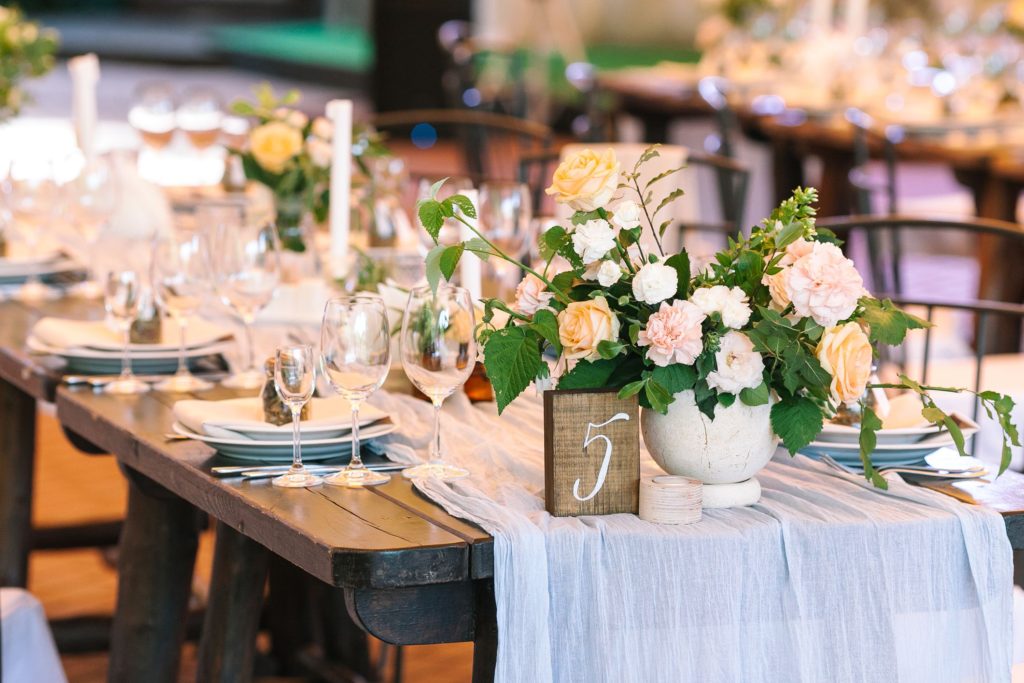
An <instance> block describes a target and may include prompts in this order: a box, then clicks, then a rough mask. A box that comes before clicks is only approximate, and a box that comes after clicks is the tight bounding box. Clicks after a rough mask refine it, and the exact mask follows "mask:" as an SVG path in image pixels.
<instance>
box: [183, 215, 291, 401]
mask: <svg viewBox="0 0 1024 683" xmlns="http://www.w3.org/2000/svg"><path fill="white" fill-rule="evenodd" d="M198 220H199V226H200V227H205V228H206V229H207V230H208V231H209V232H208V234H209V236H210V262H211V266H212V271H213V277H214V283H215V285H216V289H217V293H218V295H219V296H220V298H221V301H223V302H224V304H225V305H227V306H229V307H230V308H231V309H232V310H234V312H235V313H236V314H237V315H238V317H239V318H241V320H242V324H243V325H244V327H245V339H246V364H245V370H243V371H242V372H239V373H236V374H235V375H232V376H231V377H229V378H228V379H226V380H225V381H224V382H223V384H224V386H226V387H233V388H237V389H259V388H260V387H262V386H263V373H262V372H261V371H260V370H258V369H257V368H256V361H255V351H254V344H253V336H252V325H253V323H254V322H255V320H256V315H257V314H258V313H259V312H260V311H261V310H263V308H264V307H265V306H266V305H267V304H268V303H270V300H271V299H272V298H273V296H274V289H276V288H277V284H278V282H279V281H280V278H281V246H280V243H279V242H278V239H277V231H276V230H275V229H274V226H273V224H269V223H264V224H262V225H251V224H247V223H246V221H245V219H244V211H243V209H242V208H240V207H216V210H210V211H205V212H204V213H203V215H202V216H201V217H200V218H199V219H198Z"/></svg>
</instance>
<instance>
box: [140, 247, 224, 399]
mask: <svg viewBox="0 0 1024 683" xmlns="http://www.w3.org/2000/svg"><path fill="white" fill-rule="evenodd" d="M208 266H209V264H208V261H207V253H206V245H205V241H204V240H203V237H202V235H201V234H200V233H199V232H197V231H195V230H175V231H173V232H171V233H170V234H168V235H166V236H163V237H159V238H157V241H156V244H155V245H154V248H153V260H152V273H151V275H152V282H153V289H154V291H155V292H156V300H157V303H159V304H160V306H162V307H163V308H164V310H166V311H167V312H168V313H170V315H171V317H172V318H174V321H175V322H176V323H178V332H179V336H178V371H177V372H176V373H174V376H172V377H168V378H167V379H165V380H164V381H162V382H160V383H159V384H157V385H156V388H157V389H159V390H161V391H175V392H187V391H205V390H207V389H212V388H213V383H212V382H208V381H206V380H204V379H200V378H199V377H196V376H195V375H193V374H192V373H191V372H190V371H189V369H188V361H187V360H186V358H185V347H186V344H187V341H188V339H187V337H188V323H189V318H190V317H192V316H194V315H195V314H196V312H198V310H199V307H200V306H201V305H202V303H203V295H204V294H205V293H206V292H207V290H208V289H209V276H208V273H209V269H208Z"/></svg>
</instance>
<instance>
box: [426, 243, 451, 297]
mask: <svg viewBox="0 0 1024 683" xmlns="http://www.w3.org/2000/svg"><path fill="white" fill-rule="evenodd" d="M446 248H447V247H445V246H444V245H443V244H439V245H437V246H436V247H434V248H433V249H431V250H430V251H428V252H427V258H426V270H427V284H429V285H430V289H431V291H433V292H435V293H436V292H437V285H438V284H439V283H440V282H441V254H443V253H444V250H445V249H446Z"/></svg>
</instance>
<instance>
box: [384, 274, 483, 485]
mask: <svg viewBox="0 0 1024 683" xmlns="http://www.w3.org/2000/svg"><path fill="white" fill-rule="evenodd" d="M475 327H476V324H475V322H474V315H473V298H472V296H471V295H470V293H469V290H467V289H463V288H462V287H454V286H452V285H441V286H439V287H438V288H437V292H436V293H435V292H433V291H431V289H430V287H428V286H426V287H417V288H416V289H414V290H412V291H411V292H409V303H408V304H407V305H406V307H405V319H404V320H403V321H402V337H401V346H402V366H403V368H404V369H405V374H406V375H408V376H409V379H410V380H412V383H413V384H414V385H416V388H417V389H419V390H420V391H422V392H423V393H424V394H426V395H427V397H428V398H429V399H430V401H431V402H432V403H433V404H434V438H433V440H432V441H431V443H430V462H428V463H426V464H423V465H417V466H416V467H412V468H410V469H407V470H405V471H404V472H403V474H404V475H405V476H406V477H409V478H417V477H432V478H436V479H442V480H446V481H447V480H451V479H460V478H462V477H465V476H468V475H469V470H466V469H464V468H462V467H458V466H457V465H452V464H449V463H446V462H445V461H444V456H443V453H442V450H441V404H443V403H444V400H445V399H446V398H448V397H449V396H451V395H452V394H453V393H455V390H456V389H458V388H459V387H461V386H462V385H463V384H465V382H466V380H467V379H469V376H470V375H471V374H472V373H473V368H474V366H475V365H476V338H475Z"/></svg>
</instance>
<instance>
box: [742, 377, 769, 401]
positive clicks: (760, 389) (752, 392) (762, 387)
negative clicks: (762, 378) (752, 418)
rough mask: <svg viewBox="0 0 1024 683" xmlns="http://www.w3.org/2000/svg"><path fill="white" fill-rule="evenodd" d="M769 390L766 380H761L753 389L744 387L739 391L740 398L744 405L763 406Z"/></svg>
mask: <svg viewBox="0 0 1024 683" xmlns="http://www.w3.org/2000/svg"><path fill="white" fill-rule="evenodd" d="M768 398H769V390H768V384H767V383H766V382H761V383H760V384H759V385H757V386H756V387H754V388H753V389H744V390H743V391H741V392H740V400H741V401H743V404H744V405H748V406H763V405H764V404H766V403H768Z"/></svg>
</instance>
